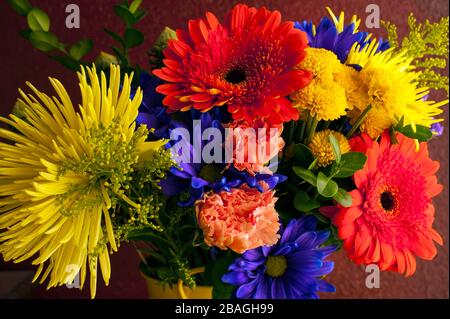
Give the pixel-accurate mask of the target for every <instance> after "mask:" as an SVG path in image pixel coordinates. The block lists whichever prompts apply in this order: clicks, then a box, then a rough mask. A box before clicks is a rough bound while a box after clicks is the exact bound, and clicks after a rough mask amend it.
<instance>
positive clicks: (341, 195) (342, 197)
mask: <svg viewBox="0 0 450 319" xmlns="http://www.w3.org/2000/svg"><path fill="white" fill-rule="evenodd" d="M333 199H334V200H335V201H336V202H338V203H339V204H341V205H342V206H344V207H349V206H350V205H351V204H352V196H351V195H350V194H349V193H348V192H347V191H346V190H345V189H343V188H339V190H338V191H337V193H336V194H335V195H334V196H333Z"/></svg>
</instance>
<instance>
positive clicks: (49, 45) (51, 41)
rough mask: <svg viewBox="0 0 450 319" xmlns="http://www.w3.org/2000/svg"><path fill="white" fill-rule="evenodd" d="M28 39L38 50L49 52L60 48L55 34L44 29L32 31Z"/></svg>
mask: <svg viewBox="0 0 450 319" xmlns="http://www.w3.org/2000/svg"><path fill="white" fill-rule="evenodd" d="M29 41H30V42H31V44H32V45H33V46H34V47H35V48H36V49H38V50H41V51H43V52H50V51H53V50H58V49H61V48H62V46H61V44H60V43H59V41H58V38H57V37H56V35H54V34H53V33H50V32H45V31H34V32H31V33H30V35H29Z"/></svg>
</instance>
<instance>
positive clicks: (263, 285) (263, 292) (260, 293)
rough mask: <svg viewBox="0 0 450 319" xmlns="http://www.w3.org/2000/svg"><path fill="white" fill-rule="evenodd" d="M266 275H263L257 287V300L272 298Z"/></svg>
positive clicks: (255, 296)
mask: <svg viewBox="0 0 450 319" xmlns="http://www.w3.org/2000/svg"><path fill="white" fill-rule="evenodd" d="M265 277H266V276H265V275H262V277H261V280H260V281H259V284H258V286H257V287H256V291H255V295H254V298H255V299H268V298H270V289H271V287H270V285H269V280H268V278H265Z"/></svg>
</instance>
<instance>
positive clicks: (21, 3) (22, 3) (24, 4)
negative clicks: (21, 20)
mask: <svg viewBox="0 0 450 319" xmlns="http://www.w3.org/2000/svg"><path fill="white" fill-rule="evenodd" d="M8 3H9V5H10V6H11V8H13V9H14V10H15V11H17V12H18V13H19V14H21V15H23V16H26V15H27V14H28V12H30V10H31V9H33V7H32V6H31V4H30V3H29V2H28V0H8Z"/></svg>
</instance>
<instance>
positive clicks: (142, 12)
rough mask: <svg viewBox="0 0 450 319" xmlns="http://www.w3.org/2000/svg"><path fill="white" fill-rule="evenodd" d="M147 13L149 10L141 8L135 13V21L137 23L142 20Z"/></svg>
mask: <svg viewBox="0 0 450 319" xmlns="http://www.w3.org/2000/svg"><path fill="white" fill-rule="evenodd" d="M146 15H147V11H145V10H141V9H139V10H138V11H137V12H135V13H134V21H135V22H134V23H137V22H139V21H141V20H142V18H144V17H145V16H146Z"/></svg>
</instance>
